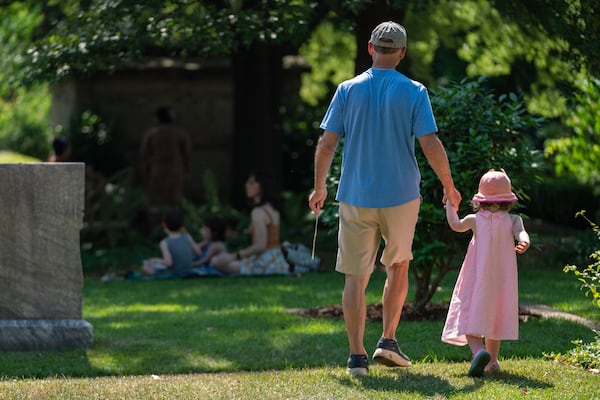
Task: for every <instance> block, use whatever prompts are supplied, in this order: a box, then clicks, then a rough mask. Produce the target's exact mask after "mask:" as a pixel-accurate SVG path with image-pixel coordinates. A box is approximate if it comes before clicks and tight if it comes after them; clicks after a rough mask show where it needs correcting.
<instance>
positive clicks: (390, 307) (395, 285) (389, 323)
mask: <svg viewBox="0 0 600 400" xmlns="http://www.w3.org/2000/svg"><path fill="white" fill-rule="evenodd" d="M386 271H387V279H386V280H385V286H384V287H383V296H382V304H383V333H382V336H381V338H380V339H379V342H378V343H377V348H376V349H375V352H374V353H373V359H374V360H375V361H377V363H379V364H383V365H386V366H388V367H410V365H411V363H410V358H408V356H407V355H406V354H404V353H403V352H402V351H401V350H400V347H398V342H396V328H397V327H398V323H399V322H400V315H401V314H402V307H404V300H406V295H407V293H408V260H406V261H402V262H400V263H396V264H392V266H391V267H388V268H386Z"/></svg>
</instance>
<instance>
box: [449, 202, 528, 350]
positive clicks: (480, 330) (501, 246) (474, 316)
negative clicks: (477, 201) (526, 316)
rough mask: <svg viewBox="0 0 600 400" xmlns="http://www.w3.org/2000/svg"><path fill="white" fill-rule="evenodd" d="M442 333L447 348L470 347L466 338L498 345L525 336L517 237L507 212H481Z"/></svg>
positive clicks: (477, 215)
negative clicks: (521, 330)
mask: <svg viewBox="0 0 600 400" xmlns="http://www.w3.org/2000/svg"><path fill="white" fill-rule="evenodd" d="M475 226H476V229H475V232H474V234H473V238H472V239H471V242H470V243H469V247H468V249H467V255H466V256H465V259H464V261H463V264H462V267H461V269H460V273H459V275H458V279H457V281H456V285H455V286H454V292H453V293H452V300H451V301H450V307H449V309H448V316H447V317H446V324H445V326H444V331H443V333H442V341H443V342H445V343H450V344H454V345H457V346H464V345H466V344H467V338H466V335H473V336H478V337H481V336H484V337H486V338H489V339H496V340H517V339H518V337H519V304H518V274H517V256H516V253H515V239H514V237H515V232H513V223H512V220H511V216H510V214H508V213H507V212H505V211H497V212H490V211H485V210H483V211H479V212H477V213H476V214H475Z"/></svg>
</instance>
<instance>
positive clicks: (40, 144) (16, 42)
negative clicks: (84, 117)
mask: <svg viewBox="0 0 600 400" xmlns="http://www.w3.org/2000/svg"><path fill="white" fill-rule="evenodd" d="M37 10H38V9H37V8H35V7H34V8H33V9H29V8H27V7H26V6H25V5H24V4H21V3H14V4H10V5H8V6H6V7H3V8H0V148H3V149H11V150H13V151H18V152H20V153H23V154H27V155H29V156H33V157H35V158H38V159H46V158H47V157H48V154H49V152H50V143H51V137H52V128H51V126H50V123H49V121H48V119H49V112H50V95H49V93H48V87H47V85H46V84H41V85H35V86H33V87H30V88H28V89H26V88H24V87H20V86H19V85H18V83H19V81H20V79H21V78H22V76H23V75H22V74H23V70H22V69H21V68H18V66H17V63H16V62H15V61H18V60H17V58H18V57H19V55H21V54H23V53H24V52H25V50H26V49H27V46H28V45H29V43H30V42H31V38H32V35H33V31H34V29H35V27H36V26H37V25H38V24H39V23H40V21H41V18H40V16H39V14H38V13H37V12H36V11H37Z"/></svg>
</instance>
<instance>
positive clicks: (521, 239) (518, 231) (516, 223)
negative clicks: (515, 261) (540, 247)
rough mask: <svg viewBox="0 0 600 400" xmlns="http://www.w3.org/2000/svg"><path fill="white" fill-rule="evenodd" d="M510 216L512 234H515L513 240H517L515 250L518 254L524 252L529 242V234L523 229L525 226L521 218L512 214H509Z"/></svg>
mask: <svg viewBox="0 0 600 400" xmlns="http://www.w3.org/2000/svg"><path fill="white" fill-rule="evenodd" d="M510 218H511V219H512V223H513V234H514V235H515V240H516V241H517V245H516V246H515V251H516V252H517V253H519V254H523V253H525V251H527V249H528V248H529V245H530V244H531V241H530V240H529V234H528V233H527V231H526V230H525V226H524V225H523V219H522V218H521V217H520V216H518V215H514V214H510Z"/></svg>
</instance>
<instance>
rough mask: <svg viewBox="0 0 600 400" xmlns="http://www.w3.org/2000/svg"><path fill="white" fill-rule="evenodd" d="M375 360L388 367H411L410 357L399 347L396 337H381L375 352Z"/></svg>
mask: <svg viewBox="0 0 600 400" xmlns="http://www.w3.org/2000/svg"><path fill="white" fill-rule="evenodd" d="M373 360H375V361H376V362H377V363H378V364H382V365H385V366H387V367H410V366H411V364H410V358H408V356H407V355H406V354H404V353H403V352H402V351H400V348H399V347H398V342H396V341H395V340H394V339H388V338H383V337H382V338H381V339H379V342H377V349H375V352H374V353H373Z"/></svg>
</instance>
